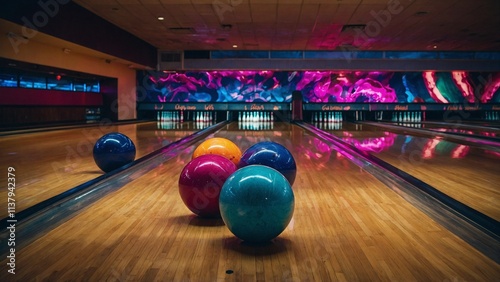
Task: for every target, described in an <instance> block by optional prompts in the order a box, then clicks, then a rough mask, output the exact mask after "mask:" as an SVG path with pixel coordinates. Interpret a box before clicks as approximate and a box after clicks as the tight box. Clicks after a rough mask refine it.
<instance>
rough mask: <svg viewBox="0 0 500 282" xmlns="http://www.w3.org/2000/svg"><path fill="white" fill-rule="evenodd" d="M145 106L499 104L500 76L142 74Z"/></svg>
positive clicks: (432, 73)
mask: <svg viewBox="0 0 500 282" xmlns="http://www.w3.org/2000/svg"><path fill="white" fill-rule="evenodd" d="M139 75H140V76H141V75H142V77H139V78H138V81H142V82H144V83H145V84H146V86H147V87H145V88H146V89H147V97H146V101H145V102H175V103H179V102H205V103H206V102H211V103H216V102H223V103H232V102H252V103H255V102H278V103H281V102H290V101H291V99H292V92H293V91H300V92H301V93H302V95H303V99H304V102H308V103H475V102H479V103H500V72H498V73H481V72H464V71H452V72H435V71H421V72H383V71H270V70H268V71H232V70H231V71H198V72H176V73H161V72H158V73H155V74H153V75H151V74H150V73H140V74H139Z"/></svg>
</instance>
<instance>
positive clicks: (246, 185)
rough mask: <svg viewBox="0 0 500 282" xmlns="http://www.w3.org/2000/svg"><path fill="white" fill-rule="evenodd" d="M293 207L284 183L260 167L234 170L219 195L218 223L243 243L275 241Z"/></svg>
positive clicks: (289, 193) (279, 175)
mask: <svg viewBox="0 0 500 282" xmlns="http://www.w3.org/2000/svg"><path fill="white" fill-rule="evenodd" d="M294 206H295V198H294V194H293V190H292V187H291V186H290V183H289V182H288V180H286V178H285V177H284V176H283V175H282V174H281V173H280V172H278V171H277V170H275V169H273V168H270V167H268V166H263V165H250V166H246V167H244V168H240V169H238V170H237V171H236V172H235V173H233V174H232V175H231V176H229V178H228V179H227V180H226V182H225V183H224V185H223V186H222V189H221V192H220V195H219V209H220V214H221V217H222V220H223V221H224V223H225V224H226V226H227V227H228V228H229V230H230V231H231V232H232V233H233V234H234V235H235V236H236V237H238V238H240V239H241V240H243V241H246V242H254V243H263V242H267V241H270V240H272V239H274V238H276V237H277V236H278V235H279V234H281V233H282V232H283V231H284V230H285V228H286V227H287V226H288V224H289V223H290V220H291V219H292V216H293V211H294Z"/></svg>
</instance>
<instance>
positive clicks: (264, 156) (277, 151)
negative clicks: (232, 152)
mask: <svg viewBox="0 0 500 282" xmlns="http://www.w3.org/2000/svg"><path fill="white" fill-rule="evenodd" d="M257 164H258V165H265V166H269V167H272V168H274V169H276V170H277V171H279V172H280V173H281V174H283V175H284V176H285V178H286V179H287V180H288V182H290V185H293V183H294V182H295V177H296V175H297V165H296V164H295V159H294V158H293V155H292V153H290V151H289V150H288V149H287V148H285V146H283V145H281V144H278V143H276V142H271V141H264V142H259V143H256V144H254V145H252V146H250V147H249V148H248V149H246V150H245V152H243V155H242V156H241V159H240V162H239V164H238V167H239V168H242V167H245V166H248V165H257Z"/></svg>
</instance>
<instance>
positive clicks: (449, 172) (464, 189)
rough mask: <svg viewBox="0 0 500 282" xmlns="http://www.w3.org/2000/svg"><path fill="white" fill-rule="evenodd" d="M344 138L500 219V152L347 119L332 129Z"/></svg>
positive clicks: (335, 133) (459, 199)
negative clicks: (389, 129)
mask: <svg viewBox="0 0 500 282" xmlns="http://www.w3.org/2000/svg"><path fill="white" fill-rule="evenodd" d="M331 133H333V134H334V135H336V136H338V137H340V138H342V140H344V141H346V142H348V143H351V144H353V145H355V146H356V147H357V148H359V149H361V150H365V151H368V152H370V153H371V154H372V155H375V156H377V157H378V158H380V159H382V160H383V161H385V162H387V163H389V164H391V165H393V166H395V167H397V168H399V169H400V170H403V171H405V172H407V173H409V174H411V175H413V176H414V177H416V178H418V179H421V180H422V181H424V182H426V183H427V184H429V185H431V186H433V187H435V188H436V189H438V190H440V191H441V192H443V193H445V194H447V195H449V196H450V197H452V198H454V199H456V200H458V201H460V202H462V203H464V204H466V205H468V206H470V207H472V208H474V209H476V210H478V211H480V212H482V213H484V214H486V215H488V216H490V217H492V218H494V219H495V220H497V221H498V220H500V205H498V203H499V202H500V189H499V186H498V183H499V182H500V167H499V166H498V162H499V160H500V154H499V153H498V152H492V151H488V150H484V149H481V148H479V147H473V146H468V145H463V144H458V143H455V142H450V141H445V140H443V139H442V138H440V137H435V138H425V137H416V136H411V135H405V134H396V133H394V132H391V131H388V130H386V129H381V128H378V127H375V126H370V125H366V124H363V125H360V124H350V123H344V125H343V129H342V130H337V131H331Z"/></svg>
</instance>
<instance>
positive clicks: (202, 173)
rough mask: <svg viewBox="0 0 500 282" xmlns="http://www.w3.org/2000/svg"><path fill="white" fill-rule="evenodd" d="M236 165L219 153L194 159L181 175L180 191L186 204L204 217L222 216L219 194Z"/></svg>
mask: <svg viewBox="0 0 500 282" xmlns="http://www.w3.org/2000/svg"><path fill="white" fill-rule="evenodd" d="M235 171H236V165H235V164H234V163H233V162H231V161H230V160H228V159H226V158H224V157H223V156H219V155H202V156H199V157H197V158H194V159H192V160H191V161H190V162H189V163H188V164H187V165H186V166H185V167H184V168H183V170H182V172H181V174H180V177H179V193H180V195H181V198H182V201H183V202H184V204H185V205H186V206H187V207H188V208H189V209H190V210H191V211H192V212H193V213H195V214H197V215H199V216H202V217H220V212H219V194H220V190H221V188H222V185H223V184H224V182H225V181H226V179H227V178H228V177H229V175H231V174H232V173H233V172H235Z"/></svg>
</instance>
